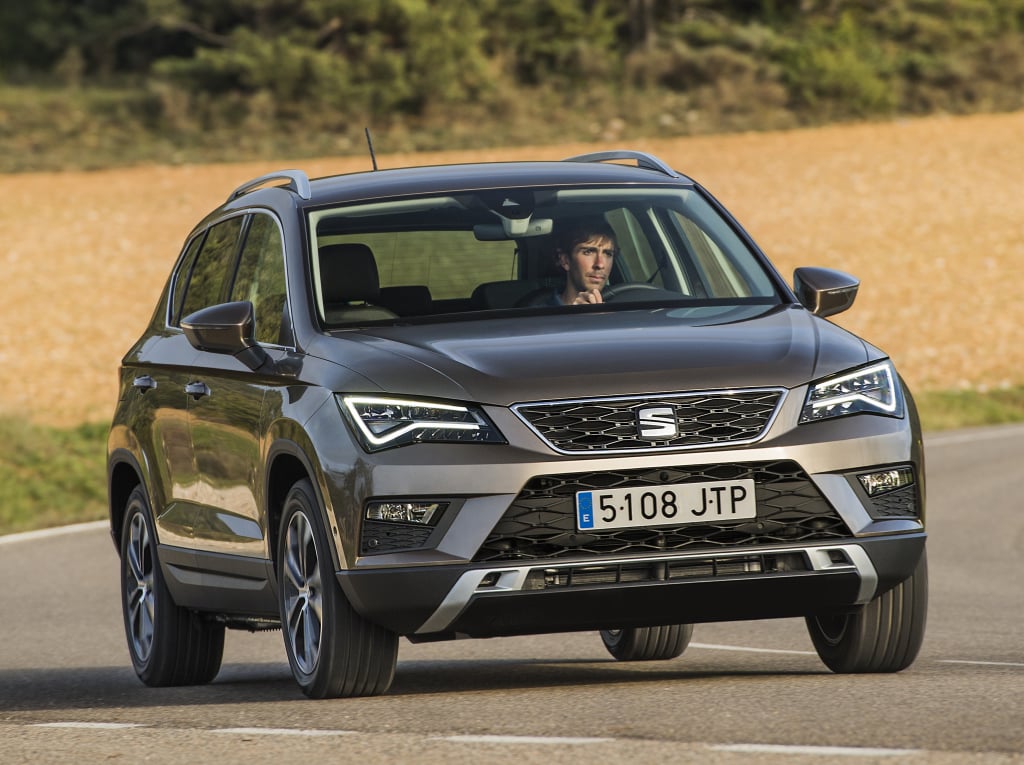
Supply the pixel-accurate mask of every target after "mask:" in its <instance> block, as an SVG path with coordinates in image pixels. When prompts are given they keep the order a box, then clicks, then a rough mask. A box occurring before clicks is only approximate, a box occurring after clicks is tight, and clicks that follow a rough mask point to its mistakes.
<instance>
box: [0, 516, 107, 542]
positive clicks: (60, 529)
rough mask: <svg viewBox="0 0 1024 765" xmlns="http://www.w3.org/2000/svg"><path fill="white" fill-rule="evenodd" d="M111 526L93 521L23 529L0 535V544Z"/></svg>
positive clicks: (104, 522) (103, 522) (105, 522)
mask: <svg viewBox="0 0 1024 765" xmlns="http://www.w3.org/2000/svg"><path fill="white" fill-rule="evenodd" d="M108 526H109V524H108V523H107V521H92V522H91V523H76V524H73V525H71V526H57V527H56V528H51V529H39V530H37V531H23V532H21V533H20V534H5V535H3V536H0V545H13V544H15V543H17V542H31V541H34V540H36V539H48V538H50V537H60V536H64V535H65V534H78V533H80V532H83V531H96V530H97V529H105V528H107V527H108Z"/></svg>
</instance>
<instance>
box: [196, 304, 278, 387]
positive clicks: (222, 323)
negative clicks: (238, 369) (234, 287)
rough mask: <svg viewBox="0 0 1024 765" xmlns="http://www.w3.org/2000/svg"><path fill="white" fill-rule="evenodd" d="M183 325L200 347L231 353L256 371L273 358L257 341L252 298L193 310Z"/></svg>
mask: <svg viewBox="0 0 1024 765" xmlns="http://www.w3.org/2000/svg"><path fill="white" fill-rule="evenodd" d="M181 328H182V330H183V331H184V332H185V337H187V338H188V341H189V342H190V343H191V344H192V346H193V347H194V348H196V349H197V350H200V351H209V352H210V353H225V354H229V355H231V356H234V357H236V358H237V359H238V360H239V361H241V362H242V363H243V364H245V365H246V366H247V367H249V369H251V370H253V371H256V370H257V369H259V368H260V367H262V366H263V365H264V364H265V363H267V361H269V360H270V356H268V355H267V352H266V351H264V350H263V348H261V347H260V346H259V344H258V343H257V342H256V338H255V328H256V315H255V311H254V309H253V307H252V303H250V302H249V301H248V300H244V301H240V302H237V303H221V304H220V305H212V306H210V307H209V308H203V309H201V310H199V311H196V312H195V313H191V314H189V315H188V316H186V317H185V318H184V319H182V320H181Z"/></svg>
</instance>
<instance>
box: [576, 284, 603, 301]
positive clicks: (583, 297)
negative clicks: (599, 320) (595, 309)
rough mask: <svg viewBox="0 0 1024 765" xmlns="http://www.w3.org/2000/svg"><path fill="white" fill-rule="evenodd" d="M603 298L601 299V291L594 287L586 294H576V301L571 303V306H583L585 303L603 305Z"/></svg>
mask: <svg viewBox="0 0 1024 765" xmlns="http://www.w3.org/2000/svg"><path fill="white" fill-rule="evenodd" d="M603 302H604V298H603V297H601V290H599V289H598V288H597V287H594V289H592V290H587V291H586V292H577V293H576V299H575V300H573V301H572V304H573V305H585V304H587V303H603Z"/></svg>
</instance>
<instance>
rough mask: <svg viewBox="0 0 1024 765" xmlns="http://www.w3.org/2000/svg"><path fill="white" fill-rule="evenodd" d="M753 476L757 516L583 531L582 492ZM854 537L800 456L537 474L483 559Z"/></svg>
mask: <svg viewBox="0 0 1024 765" xmlns="http://www.w3.org/2000/svg"><path fill="white" fill-rule="evenodd" d="M744 478H750V479H753V481H754V483H755V488H756V491H755V496H756V500H757V517H756V518H754V519H751V520H747V521H739V522H736V521H733V522H730V523H699V524H687V525H681V526H659V527H657V528H649V529H637V528H630V529H611V530H602V531H586V532H579V531H577V530H576V504H575V496H576V492H578V491H592V490H598V489H611V488H619V487H626V486H659V485H663V484H673V483H688V482H699V481H734V480H740V479H744ZM849 536H851V533H850V530H849V528H847V526H846V524H845V523H844V522H843V520H842V519H841V518H840V517H839V516H838V514H837V513H836V511H835V510H834V509H833V508H832V506H831V505H830V504H829V503H828V502H827V501H826V500H825V498H824V497H822V496H821V493H820V492H819V491H818V489H817V488H816V487H815V486H814V484H813V483H812V482H811V480H810V479H809V478H808V476H807V474H806V473H804V471H803V470H802V469H801V468H800V466H799V465H797V464H796V463H795V462H792V461H789V460H785V461H777V462H759V463H725V464H718V465H703V466H693V467H690V466H680V467H661V468H652V469H646V470H644V469H638V470H619V471H602V472H594V473H576V474H569V475H549V476H538V477H536V478H533V479H531V480H530V482H529V483H528V484H527V485H526V487H525V488H524V489H523V490H522V491H521V492H520V493H519V495H518V496H517V497H516V499H515V500H514V501H513V502H512V504H511V505H510V506H509V508H508V510H506V511H505V514H504V515H503V516H502V519H501V520H500V521H499V522H498V523H497V524H496V525H495V527H494V529H493V531H492V532H491V534H490V535H489V536H488V537H487V539H486V540H485V541H484V544H483V545H482V546H481V547H480V549H479V550H478V551H477V554H476V556H475V558H474V560H475V561H478V562H487V561H518V560H539V559H552V558H569V557H574V558H586V557H588V556H590V557H593V556H606V555H631V554H642V553H665V552H672V551H690V550H701V549H722V548H727V547H757V546H763V545H776V544H788V543H793V542H802V541H807V540H815V541H817V540H835V539H841V538H844V537H849Z"/></svg>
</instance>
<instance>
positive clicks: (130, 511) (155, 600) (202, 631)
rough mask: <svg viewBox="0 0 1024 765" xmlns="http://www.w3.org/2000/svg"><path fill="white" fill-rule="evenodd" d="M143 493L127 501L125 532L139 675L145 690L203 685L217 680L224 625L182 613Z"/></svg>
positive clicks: (126, 588)
mask: <svg viewBox="0 0 1024 765" xmlns="http://www.w3.org/2000/svg"><path fill="white" fill-rule="evenodd" d="M152 517H153V516H152V513H151V512H150V510H149V503H148V501H147V500H146V495H145V492H144V491H143V490H142V488H141V487H136V488H135V490H134V491H133V492H132V493H131V496H129V497H128V504H127V506H126V508H125V518H124V526H123V527H122V529H121V609H122V612H123V614H124V630H125V636H126V637H127V639H128V652H129V653H130V654H131V657H132V666H133V667H134V668H135V674H136V675H138V676H139V679H140V680H141V681H142V682H143V683H145V684H146V685H149V686H152V687H163V686H172V685H202V684H204V683H208V682H210V681H211V680H213V678H215V677H216V676H217V672H219V671H220V663H221V659H222V658H223V656H224V625H222V624H216V623H214V622H211V621H208V620H205V619H203V618H202V617H200V616H199V615H198V614H197V613H195V612H193V611H189V610H187V609H184V608H180V607H179V606H178V605H177V604H176V603H175V602H174V599H173V598H172V597H171V593H170V591H169V590H168V589H167V584H166V582H165V581H164V577H163V572H162V571H161V570H160V562H159V560H158V558H157V546H156V536H155V534H154V533H153V525H152Z"/></svg>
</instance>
